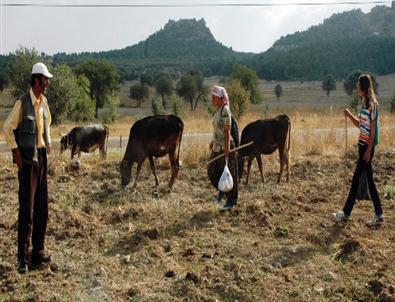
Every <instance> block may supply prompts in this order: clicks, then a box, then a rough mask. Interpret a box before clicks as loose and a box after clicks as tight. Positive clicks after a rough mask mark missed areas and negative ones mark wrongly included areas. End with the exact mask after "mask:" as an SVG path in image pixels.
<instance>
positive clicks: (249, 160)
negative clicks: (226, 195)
mask: <svg viewBox="0 0 395 302" xmlns="http://www.w3.org/2000/svg"><path fill="white" fill-rule="evenodd" d="M253 159H254V158H253V157H252V156H249V157H248V163H247V177H246V182H245V185H248V179H249V178H250V171H251V164H252V160H253Z"/></svg>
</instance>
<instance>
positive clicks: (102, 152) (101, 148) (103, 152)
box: [99, 144, 107, 159]
mask: <svg viewBox="0 0 395 302" xmlns="http://www.w3.org/2000/svg"><path fill="white" fill-rule="evenodd" d="M105 148H106V146H105V144H102V145H101V146H100V147H99V150H100V155H101V157H102V158H103V159H106V158H107V152H106V149H105Z"/></svg>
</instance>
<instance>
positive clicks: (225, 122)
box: [207, 86, 239, 210]
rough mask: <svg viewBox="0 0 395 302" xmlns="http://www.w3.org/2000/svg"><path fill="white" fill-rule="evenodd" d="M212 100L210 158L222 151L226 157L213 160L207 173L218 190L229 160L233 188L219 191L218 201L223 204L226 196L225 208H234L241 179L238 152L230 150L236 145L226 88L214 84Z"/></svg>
mask: <svg viewBox="0 0 395 302" xmlns="http://www.w3.org/2000/svg"><path fill="white" fill-rule="evenodd" d="M211 102H212V104H213V105H214V106H215V112H214V114H213V120H212V123H213V128H214V133H213V141H212V142H211V143H210V149H211V155H210V159H212V158H214V157H216V156H218V155H220V154H222V153H224V154H225V157H221V158H219V159H217V160H216V161H214V162H212V163H211V164H210V165H209V166H208V168H207V173H208V176H209V179H210V181H211V183H212V185H213V186H214V187H215V188H216V189H217V190H218V182H219V179H220V177H221V174H222V172H223V170H224V167H225V159H227V160H228V167H229V170H230V173H231V175H232V178H233V188H232V190H231V191H229V192H227V193H224V192H222V191H218V196H217V199H216V202H217V203H218V204H219V205H222V203H221V201H222V198H223V197H224V196H226V198H227V201H226V203H225V205H224V206H223V209H225V210H226V209H232V208H233V207H234V206H236V203H237V197H238V191H239V179H238V172H237V154H236V152H232V153H230V152H229V151H230V149H231V148H233V147H234V142H233V138H232V136H231V133H230V129H231V125H232V118H231V111H230V108H229V97H228V94H227V93H226V89H225V88H224V87H221V86H214V87H213V89H212V90H211Z"/></svg>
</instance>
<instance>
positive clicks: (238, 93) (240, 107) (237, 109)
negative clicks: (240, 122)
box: [226, 79, 250, 119]
mask: <svg viewBox="0 0 395 302" xmlns="http://www.w3.org/2000/svg"><path fill="white" fill-rule="evenodd" d="M226 90H227V92H228V96H229V100H230V109H231V111H232V114H233V116H234V117H236V119H239V118H240V117H241V116H243V115H244V114H245V113H246V112H247V111H248V100H249V98H250V94H249V92H248V91H247V90H246V89H244V88H243V86H242V85H241V82H240V80H238V79H230V80H229V81H228V82H227V83H226Z"/></svg>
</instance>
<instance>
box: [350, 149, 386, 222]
mask: <svg viewBox="0 0 395 302" xmlns="http://www.w3.org/2000/svg"><path fill="white" fill-rule="evenodd" d="M367 148H368V146H367V145H359V158H358V163H357V167H356V168H355V172H354V176H353V178H352V184H351V189H350V193H349V194H348V198H347V201H346V204H345V205H344V208H343V212H344V214H346V215H348V216H349V215H350V214H351V211H352V208H353V207H354V204H355V199H356V197H357V191H358V185H359V179H360V178H361V176H362V173H363V172H364V171H366V175H367V179H368V186H369V193H370V196H371V198H372V201H373V205H374V210H375V212H376V215H381V214H383V210H382V208H381V202H380V198H379V194H378V192H377V188H376V185H375V184H374V179H373V169H372V159H373V155H374V147H373V148H372V151H371V158H370V160H369V162H366V161H364V160H363V156H364V154H365V152H366V150H367Z"/></svg>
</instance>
